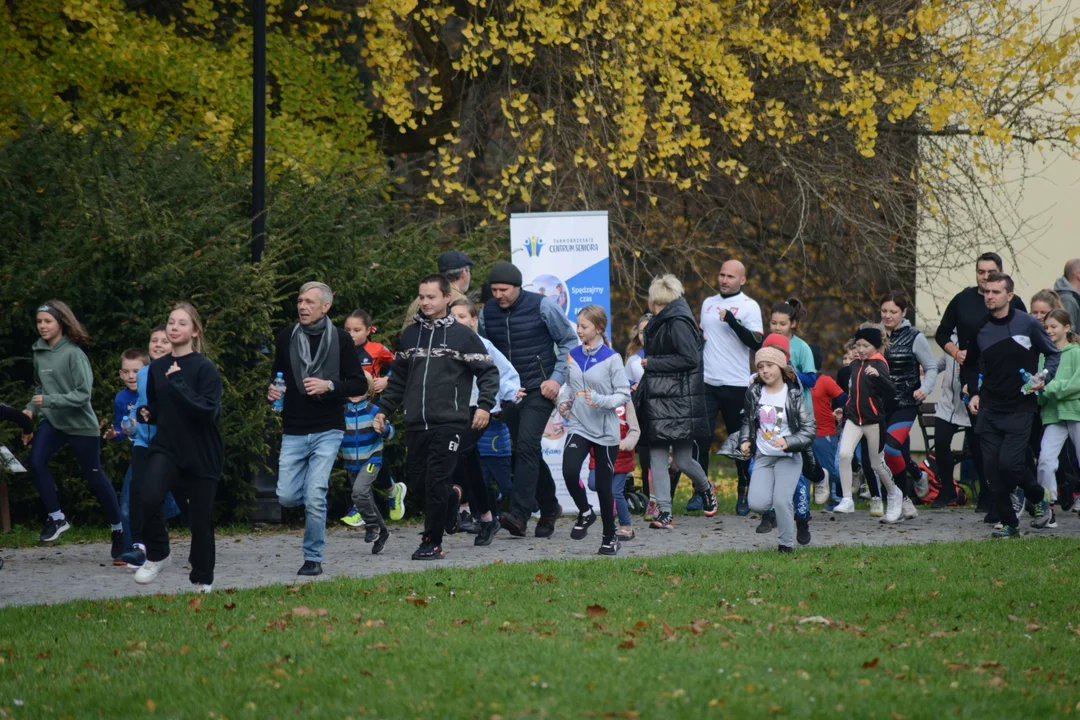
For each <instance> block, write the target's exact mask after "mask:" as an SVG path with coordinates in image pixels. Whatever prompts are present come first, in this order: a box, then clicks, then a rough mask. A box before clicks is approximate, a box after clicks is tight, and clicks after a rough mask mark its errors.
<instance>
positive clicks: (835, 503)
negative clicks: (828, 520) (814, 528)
mask: <svg viewBox="0 0 1080 720" xmlns="http://www.w3.org/2000/svg"><path fill="white" fill-rule="evenodd" d="M838 507H840V501H839V500H830V501H829V504H828V505H826V506H825V507H823V508H821V512H827V513H831V512H836V508H838Z"/></svg>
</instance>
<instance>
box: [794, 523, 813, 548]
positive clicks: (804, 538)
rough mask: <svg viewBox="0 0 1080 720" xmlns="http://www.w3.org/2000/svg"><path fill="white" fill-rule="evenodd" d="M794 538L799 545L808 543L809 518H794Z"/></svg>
mask: <svg viewBox="0 0 1080 720" xmlns="http://www.w3.org/2000/svg"><path fill="white" fill-rule="evenodd" d="M795 540H797V541H798V543H799V544H800V545H809V544H810V518H806V519H805V520H800V519H798V518H795Z"/></svg>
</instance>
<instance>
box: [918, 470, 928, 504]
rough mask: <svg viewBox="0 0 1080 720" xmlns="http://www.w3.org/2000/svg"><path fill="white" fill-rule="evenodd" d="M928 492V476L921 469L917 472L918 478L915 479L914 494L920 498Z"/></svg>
mask: <svg viewBox="0 0 1080 720" xmlns="http://www.w3.org/2000/svg"><path fill="white" fill-rule="evenodd" d="M929 492H930V476H929V475H927V474H926V471H925V470H923V471H922V472H920V473H919V479H918V480H916V481H915V494H916V495H918V496H919V499H920V500H922V499H923V498H924V497H926V495H927V494H928V493H929Z"/></svg>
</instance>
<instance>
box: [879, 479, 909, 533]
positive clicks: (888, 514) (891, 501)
mask: <svg viewBox="0 0 1080 720" xmlns="http://www.w3.org/2000/svg"><path fill="white" fill-rule="evenodd" d="M886 499H887V500H888V502H887V503H886V504H885V517H883V518H882V519H881V522H883V523H889V524H892V523H897V522H900V513H901V510H902V506H903V504H904V493H902V492H900V488H898V487H894V488H893V489H892V492H890V493H889V497H888V498H886Z"/></svg>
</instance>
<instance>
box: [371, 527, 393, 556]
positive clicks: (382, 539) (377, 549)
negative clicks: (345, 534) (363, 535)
mask: <svg viewBox="0 0 1080 720" xmlns="http://www.w3.org/2000/svg"><path fill="white" fill-rule="evenodd" d="M389 539H390V530H389V529H387V528H381V529H380V530H379V537H377V538H375V544H374V545H372V546H371V554H372V555H378V554H379V553H381V552H382V549H383V548H384V547H386V541H387V540H389Z"/></svg>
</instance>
